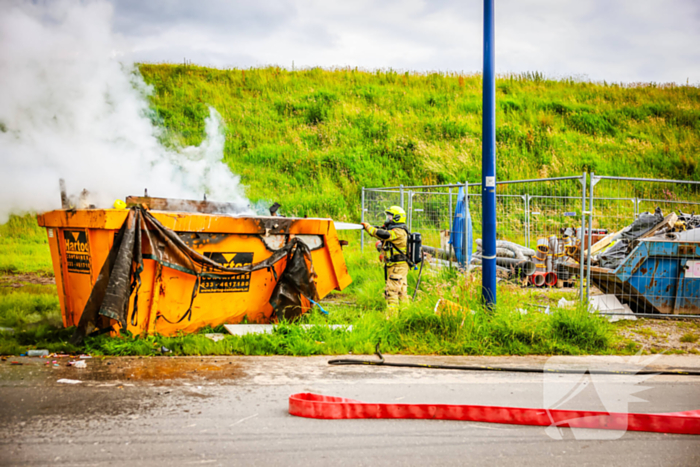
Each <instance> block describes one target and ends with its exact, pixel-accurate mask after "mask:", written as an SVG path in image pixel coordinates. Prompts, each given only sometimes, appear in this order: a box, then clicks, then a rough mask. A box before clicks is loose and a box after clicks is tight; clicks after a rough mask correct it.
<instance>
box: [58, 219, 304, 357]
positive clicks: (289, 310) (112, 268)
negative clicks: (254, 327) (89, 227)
mask: <svg viewBox="0 0 700 467" xmlns="http://www.w3.org/2000/svg"><path fill="white" fill-rule="evenodd" d="M289 255H291V259H290V260H289V261H287V265H286V267H285V270H284V271H283V272H282V274H281V275H280V277H279V280H278V282H277V285H276V286H275V288H274V290H273V291H272V295H271V296H270V300H269V303H270V304H271V305H272V307H273V309H274V315H275V317H276V318H277V319H282V318H284V319H287V320H293V319H295V318H297V317H299V316H300V315H301V314H302V313H303V311H304V309H308V308H310V301H311V300H314V301H318V292H317V291H316V285H315V283H314V278H315V277H316V274H315V272H314V270H313V263H312V261H311V251H310V250H309V247H308V246H307V245H306V244H305V243H304V242H302V241H301V240H299V239H298V238H292V239H290V241H289V242H288V243H287V244H286V245H285V246H284V247H282V248H280V249H279V250H277V251H275V252H274V253H273V254H272V255H271V256H270V257H269V258H267V259H265V260H263V261H261V262H259V263H255V264H251V265H248V266H243V267H235V268H227V267H224V266H222V265H221V264H219V263H217V262H216V261H213V260H211V259H210V258H207V257H205V256H203V255H201V254H200V253H198V252H197V251H195V250H193V249H192V248H190V247H189V246H188V245H187V244H186V243H184V242H183V241H182V239H180V237H179V236H178V235H177V233H175V232H174V231H172V230H170V229H168V228H166V227H165V226H163V225H162V224H161V223H160V222H159V221H158V220H157V219H156V218H155V217H153V216H152V215H151V214H150V213H149V212H148V211H147V210H145V209H143V208H141V207H134V208H131V209H130V210H129V213H128V215H127V218H126V220H125V221H124V224H123V225H122V226H121V228H120V229H119V232H118V233H117V235H116V237H115V239H114V244H113V245H112V248H111V250H110V252H109V255H108V256H107V259H106V260H105V262H104V264H103V265H102V269H101V270H100V273H99V275H98V277H97V281H96V282H95V285H94V286H93V288H92V291H91V292H90V297H89V299H88V301H87V303H86V304H85V308H84V309H83V314H82V315H81V317H80V322H79V323H78V327H77V328H76V330H75V333H74V335H73V338H72V339H71V341H72V342H73V343H74V344H78V343H80V342H81V341H82V340H83V339H84V337H85V336H86V335H87V334H89V333H91V332H100V331H103V330H110V329H111V328H110V327H109V319H114V320H117V321H118V322H119V324H120V325H121V327H122V329H126V328H127V324H128V323H131V325H132V326H136V325H137V324H138V307H137V304H138V291H139V288H140V286H141V272H143V260H144V259H152V260H155V261H157V262H158V263H160V264H161V265H162V266H165V267H169V268H173V269H177V270H178V271H181V272H184V273H187V274H191V275H193V276H196V280H195V284H194V287H193V289H192V298H191V301H190V307H189V309H188V310H187V311H186V313H184V314H183V315H182V318H181V319H180V321H178V322H181V321H183V320H184V319H188V320H191V319H192V303H193V302H194V300H195V298H196V296H197V291H198V289H199V281H200V278H201V277H227V276H230V275H232V274H241V273H252V272H254V271H258V270H261V269H270V270H271V271H273V273H274V269H273V266H274V265H275V264H276V263H278V262H279V261H281V260H282V259H284V258H287V257H288V256H289ZM307 262H308V265H307ZM132 296H133V307H132V312H131V316H128V311H129V303H130V301H131V297H132ZM95 330H97V331H95Z"/></svg>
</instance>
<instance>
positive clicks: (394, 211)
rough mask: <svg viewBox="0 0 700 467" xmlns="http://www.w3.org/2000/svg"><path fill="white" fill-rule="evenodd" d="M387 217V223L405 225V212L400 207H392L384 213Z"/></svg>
mask: <svg viewBox="0 0 700 467" xmlns="http://www.w3.org/2000/svg"><path fill="white" fill-rule="evenodd" d="M384 212H385V213H386V214H387V216H386V220H387V223H390V222H393V223H394V224H405V223H406V211H404V210H403V209H402V208H401V207H400V206H392V207H390V208H389V209H387V210H386V211H384Z"/></svg>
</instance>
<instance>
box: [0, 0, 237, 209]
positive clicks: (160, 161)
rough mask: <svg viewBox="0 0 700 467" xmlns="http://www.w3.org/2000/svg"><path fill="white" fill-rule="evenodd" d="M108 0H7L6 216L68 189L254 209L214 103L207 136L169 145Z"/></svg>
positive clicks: (0, 47)
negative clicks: (229, 157) (229, 156)
mask: <svg viewBox="0 0 700 467" xmlns="http://www.w3.org/2000/svg"><path fill="white" fill-rule="evenodd" d="M111 19H112V7H111V5H109V4H108V3H106V2H104V1H92V2H89V1H88V2H68V1H46V2H41V1H40V2H33V3H28V2H19V1H9V2H7V1H5V2H3V3H2V5H0V223H4V222H6V221H7V218H8V216H9V214H11V213H17V214H20V213H23V212H26V211H38V212H41V211H45V210H50V209H56V208H60V196H59V185H58V180H59V178H63V179H65V181H66V185H67V187H68V190H69V192H72V193H78V192H80V191H81V190H82V189H84V188H85V189H87V190H88V191H89V192H90V193H91V195H90V202H91V203H94V204H96V205H97V206H98V207H110V206H111V205H112V203H113V202H114V200H115V199H117V198H119V199H124V197H125V196H127V195H140V194H142V193H143V190H144V188H148V193H149V195H151V196H160V197H172V198H190V199H202V197H203V195H204V194H205V193H206V194H207V198H208V199H209V200H214V201H225V202H228V203H232V204H234V205H235V206H236V207H237V208H238V211H239V212H244V211H247V209H248V201H247V200H246V199H245V197H244V196H243V193H242V189H241V187H240V184H239V179H238V177H236V176H235V175H233V174H232V173H231V171H230V170H229V168H228V167H227V166H226V165H225V164H223V163H222V162H221V161H222V158H223V149H224V140H225V138H224V135H223V132H222V128H221V118H220V116H219V114H218V113H217V112H216V110H215V109H213V108H211V109H210V115H209V117H208V118H207V119H206V125H205V126H206V139H205V140H204V141H203V143H202V144H201V145H200V146H196V147H186V148H175V149H170V148H165V147H164V146H163V145H161V144H160V143H159V136H160V135H161V133H160V132H161V131H162V130H161V129H159V128H158V127H157V126H154V125H153V124H152V122H151V119H150V118H149V113H150V109H149V106H148V102H147V95H148V93H149V92H150V89H149V87H148V86H147V85H146V84H145V83H144V82H143V80H142V78H141V76H140V75H139V74H138V71H137V70H136V69H135V67H134V64H133V63H132V62H131V61H130V60H129V59H128V57H127V56H125V55H124V54H123V52H121V51H123V50H126V47H125V45H124V44H123V43H121V40H120V38H119V37H118V36H116V35H115V34H113V33H112V31H111Z"/></svg>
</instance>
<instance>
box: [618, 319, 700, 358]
mask: <svg viewBox="0 0 700 467" xmlns="http://www.w3.org/2000/svg"><path fill="white" fill-rule="evenodd" d="M617 326H619V329H618V335H619V336H621V337H622V338H623V339H625V340H627V341H632V342H634V343H636V344H638V345H640V346H642V348H643V349H644V350H645V351H648V352H651V353H659V352H667V353H694V354H700V322H697V321H690V320H677V321H676V320H674V321H670V320H668V321H667V320H649V319H639V320H637V321H624V322H622V321H621V322H619V323H618V324H617Z"/></svg>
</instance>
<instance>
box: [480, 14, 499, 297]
mask: <svg viewBox="0 0 700 467" xmlns="http://www.w3.org/2000/svg"><path fill="white" fill-rule="evenodd" d="M493 3H494V0H484V73H483V117H482V118H483V120H482V125H483V126H482V141H481V187H482V188H481V189H482V193H481V203H482V204H481V206H482V215H483V218H482V236H483V239H482V247H483V261H482V274H483V276H482V282H481V283H482V288H483V290H482V297H483V300H484V305H485V306H486V308H492V307H493V306H494V305H495V304H496V72H495V68H496V66H495V61H496V60H495V55H496V54H495V47H496V41H495V31H494V29H495V27H494V5H493Z"/></svg>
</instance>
